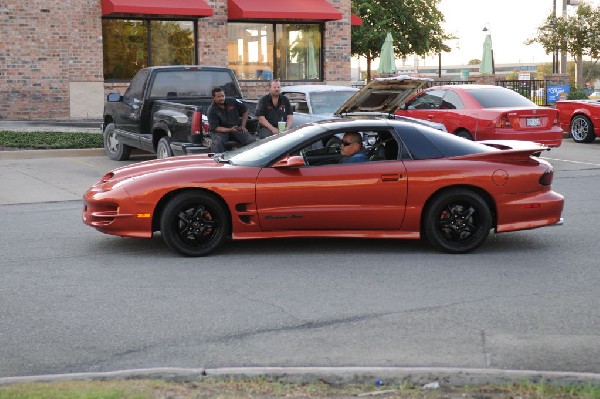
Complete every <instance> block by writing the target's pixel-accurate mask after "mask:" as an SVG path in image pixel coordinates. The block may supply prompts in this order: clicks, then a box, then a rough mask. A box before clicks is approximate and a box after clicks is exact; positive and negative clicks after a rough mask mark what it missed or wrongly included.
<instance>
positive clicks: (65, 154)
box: [0, 148, 106, 160]
mask: <svg viewBox="0 0 600 399" xmlns="http://www.w3.org/2000/svg"><path fill="white" fill-rule="evenodd" d="M103 155H106V151H105V150H104V148H80V149H64V150H14V151H0V160H8V159H41V158H69V157H97V156H103Z"/></svg>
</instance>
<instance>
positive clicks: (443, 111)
mask: <svg viewBox="0 0 600 399" xmlns="http://www.w3.org/2000/svg"><path fill="white" fill-rule="evenodd" d="M396 114H397V115H404V116H411V117H413V118H418V119H424V120H429V121H433V122H439V123H443V124H444V125H445V126H446V129H447V130H448V132H450V133H453V134H455V135H457V136H460V137H464V138H467V139H469V140H477V141H481V140H527V141H534V142H537V143H541V144H545V145H547V146H550V147H559V146H560V144H561V142H562V138H563V131H562V129H561V128H560V126H558V111H556V110H555V109H553V108H548V107H540V106H538V105H536V104H535V103H533V102H531V101H529V100H528V99H527V98H525V97H523V96H522V95H520V94H519V93H517V92H515V91H513V90H510V89H506V88H504V87H500V86H492V85H470V84H467V85H447V86H434V87H430V88H428V89H426V90H424V91H422V92H420V93H418V94H417V95H416V96H415V97H413V98H411V99H410V100H409V101H407V102H406V103H405V104H404V105H403V106H401V107H400V108H399V109H398V110H397V111H396Z"/></svg>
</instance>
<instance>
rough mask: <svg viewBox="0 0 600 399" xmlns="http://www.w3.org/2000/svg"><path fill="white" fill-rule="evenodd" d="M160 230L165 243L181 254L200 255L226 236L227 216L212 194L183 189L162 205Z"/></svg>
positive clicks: (212, 249)
mask: <svg viewBox="0 0 600 399" xmlns="http://www.w3.org/2000/svg"><path fill="white" fill-rule="evenodd" d="M160 229H161V233H162V236H163V239H164V240H165V243H166V244H167V246H168V247H169V248H170V249H171V250H173V251H175V252H177V253H180V254H182V255H184V256H204V255H207V254H209V253H211V252H213V251H214V250H216V249H217V248H218V247H219V246H220V245H221V244H223V242H224V241H225V240H226V238H227V237H228V236H229V216H228V212H227V211H226V209H225V207H224V206H223V205H221V203H220V202H219V201H218V200H217V199H216V198H215V197H213V196H212V195H210V194H207V193H204V192H199V191H187V192H183V193H180V194H177V195H176V196H175V197H173V198H172V199H171V200H170V201H169V203H168V204H167V205H166V206H165V209H164V211H163V213H162V216H161V218H160Z"/></svg>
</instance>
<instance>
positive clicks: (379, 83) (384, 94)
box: [335, 75, 432, 116]
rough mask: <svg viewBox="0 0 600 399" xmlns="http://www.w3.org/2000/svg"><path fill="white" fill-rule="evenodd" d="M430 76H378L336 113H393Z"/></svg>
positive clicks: (424, 84)
mask: <svg viewBox="0 0 600 399" xmlns="http://www.w3.org/2000/svg"><path fill="white" fill-rule="evenodd" d="M430 81H432V79H429V78H416V77H411V76H405V75H402V76H394V77H391V78H376V79H373V80H372V81H371V82H370V83H369V84H367V85H366V86H365V87H363V88H362V89H360V90H359V91H358V92H356V94H354V95H353V96H352V97H350V98H349V99H348V100H347V101H346V102H345V103H344V104H343V105H342V106H341V107H340V108H339V109H338V110H337V111H336V112H335V115H339V116H342V115H345V114H349V113H356V112H378V113H388V114H393V113H394V112H395V111H396V110H397V109H398V108H399V107H400V106H401V105H402V104H404V102H406V100H407V99H408V98H409V97H411V96H412V95H413V94H415V93H417V92H418V91H420V90H421V89H423V88H424V87H425V86H426V84H427V82H430Z"/></svg>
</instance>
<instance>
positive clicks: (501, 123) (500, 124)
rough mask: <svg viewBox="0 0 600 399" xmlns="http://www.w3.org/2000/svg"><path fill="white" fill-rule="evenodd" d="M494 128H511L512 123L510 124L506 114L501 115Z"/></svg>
mask: <svg viewBox="0 0 600 399" xmlns="http://www.w3.org/2000/svg"><path fill="white" fill-rule="evenodd" d="M496 127H497V128H499V129H503V128H509V127H512V123H510V120H509V119H508V115H507V114H502V115H500V116H499V117H498V119H497V120H496Z"/></svg>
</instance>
